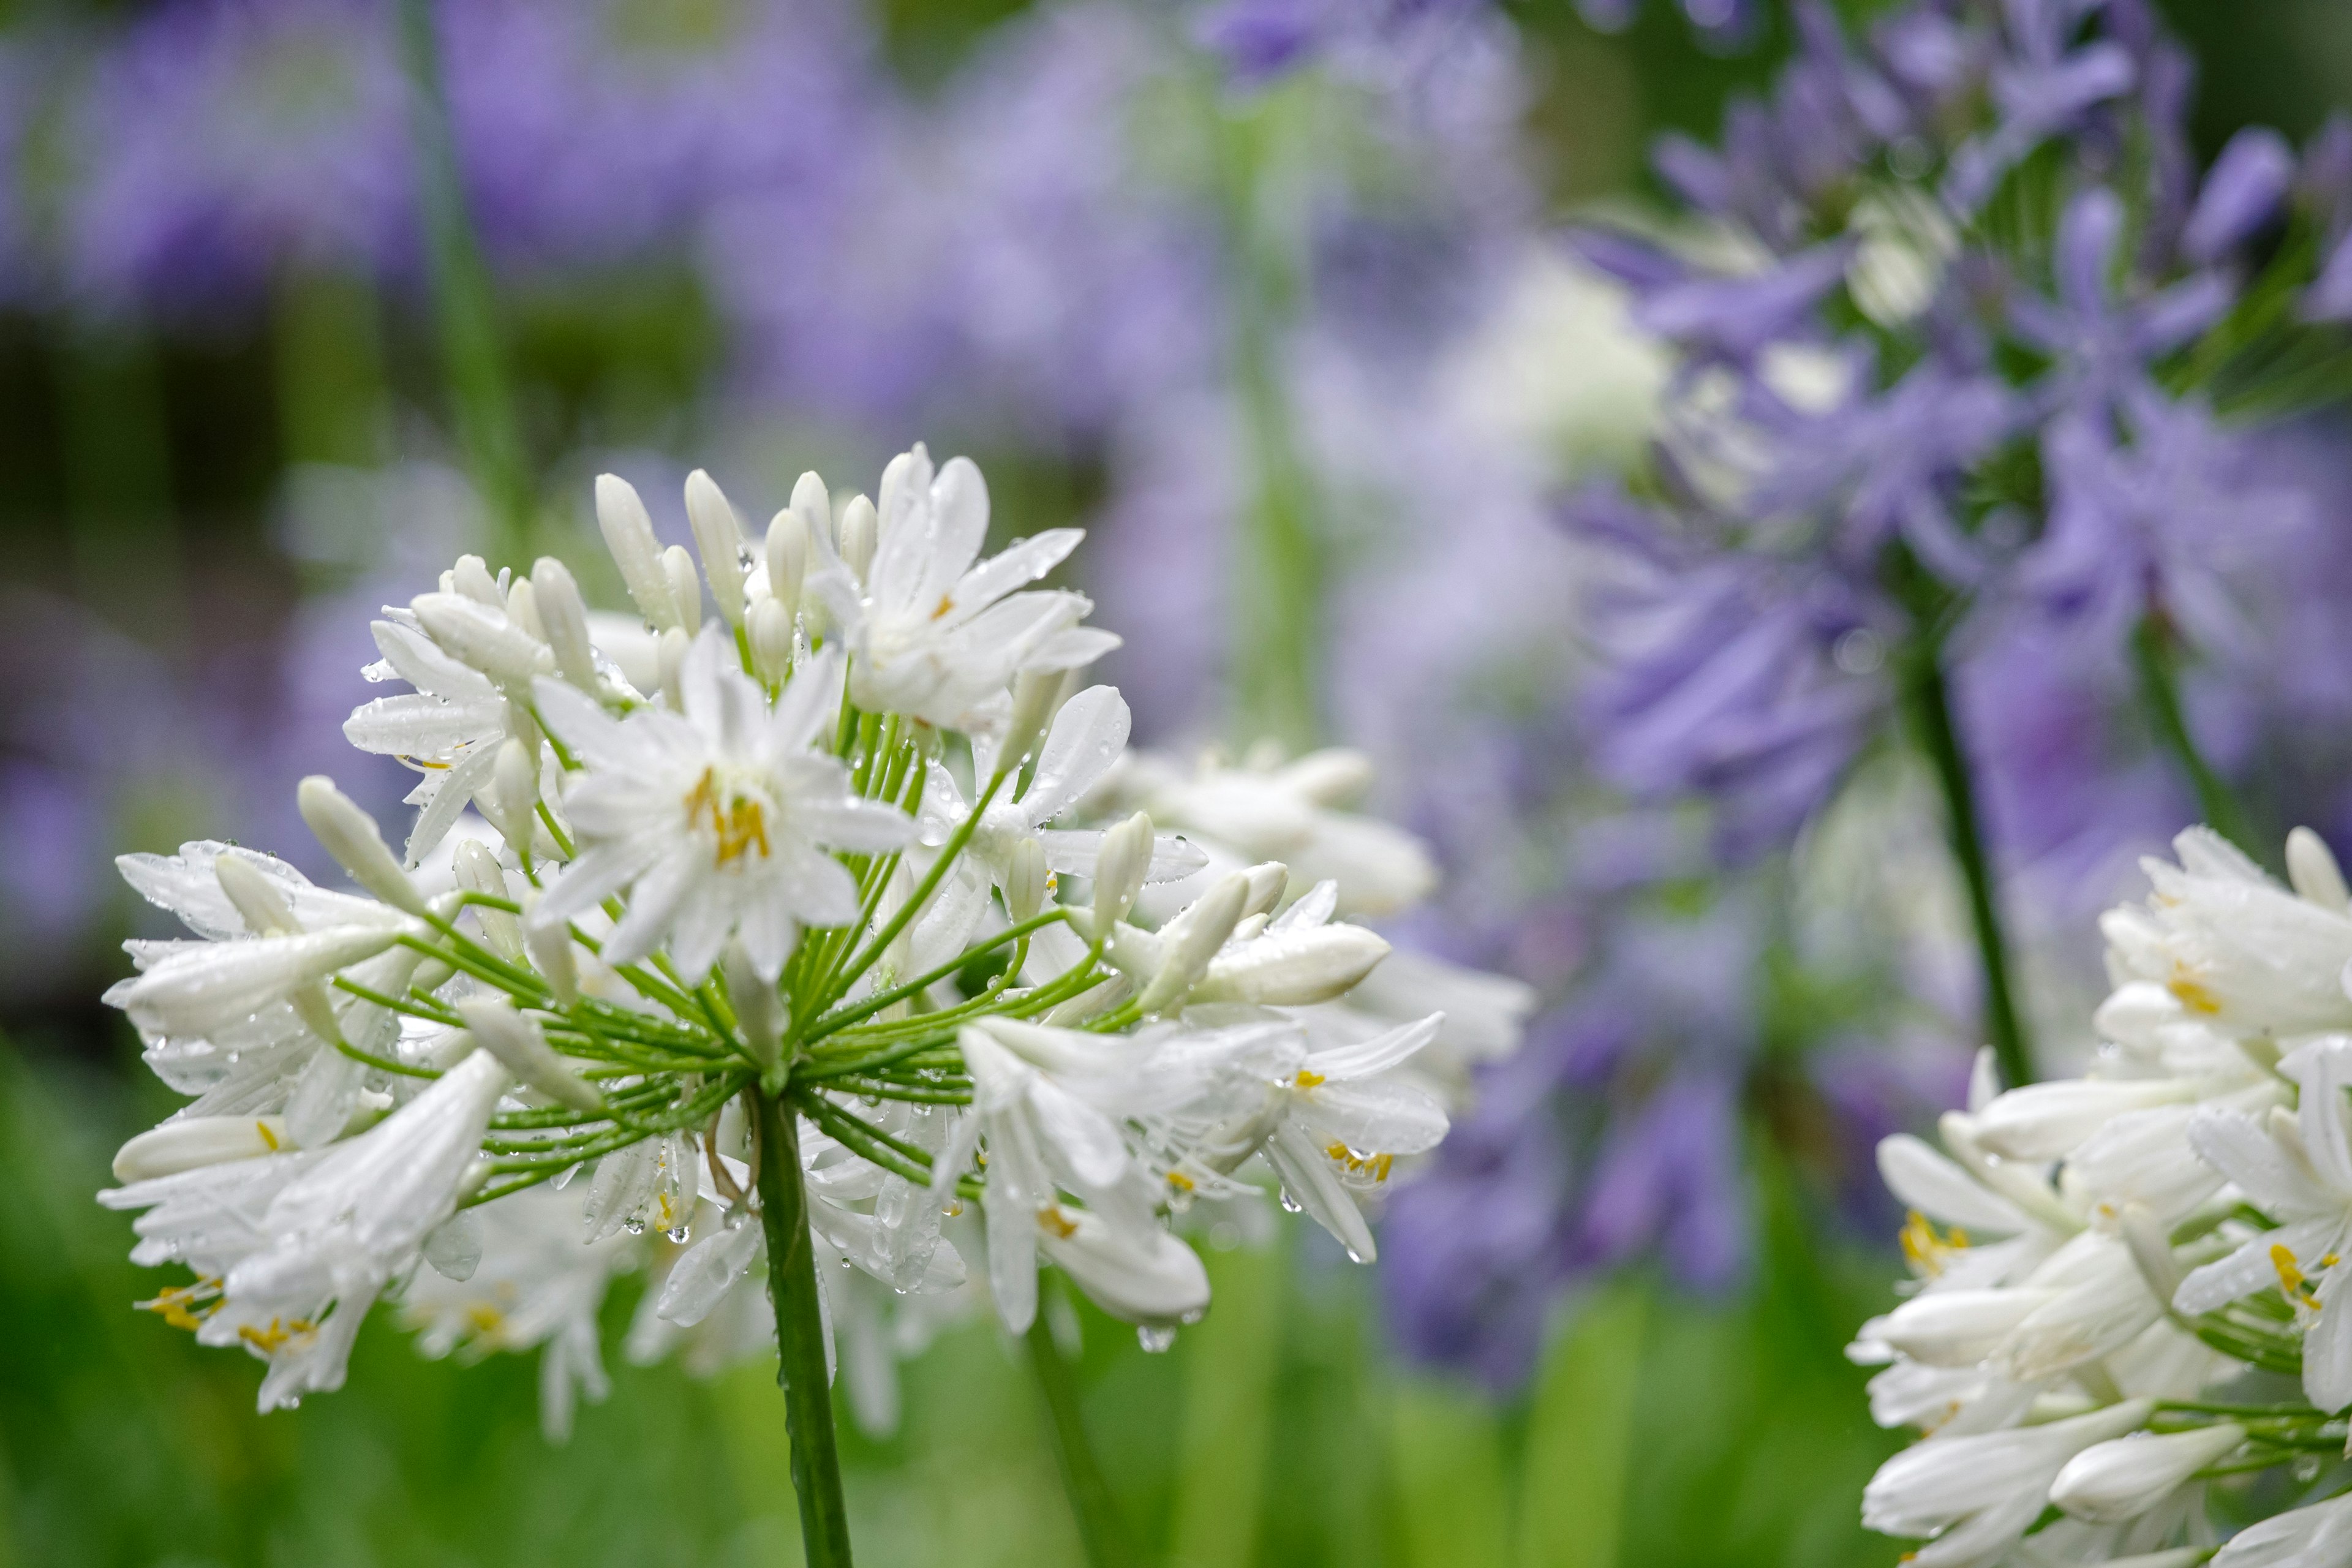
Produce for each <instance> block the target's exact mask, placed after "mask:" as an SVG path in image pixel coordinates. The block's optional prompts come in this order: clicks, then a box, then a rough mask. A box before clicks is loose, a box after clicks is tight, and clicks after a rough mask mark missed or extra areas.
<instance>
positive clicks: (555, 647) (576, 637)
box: [530, 555, 596, 696]
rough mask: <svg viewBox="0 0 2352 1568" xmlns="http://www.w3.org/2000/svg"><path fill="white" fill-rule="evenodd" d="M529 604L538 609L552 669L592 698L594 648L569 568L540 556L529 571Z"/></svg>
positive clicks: (585, 613) (577, 589)
mask: <svg viewBox="0 0 2352 1568" xmlns="http://www.w3.org/2000/svg"><path fill="white" fill-rule="evenodd" d="M530 589H531V602H532V604H533V605H535V606H537V608H538V610H539V624H540V630H541V633H542V634H543V635H544V636H545V637H546V638H547V646H548V647H549V648H550V649H551V651H552V652H553V653H554V655H555V668H556V670H557V672H558V673H559V674H561V675H562V677H563V679H566V680H568V681H570V682H571V683H572V685H574V686H576V687H578V688H579V689H581V690H583V691H585V692H588V693H590V694H591V695H592V696H593V694H594V693H595V690H596V653H595V645H594V644H593V643H592V642H591V641H590V640H589V637H588V605H587V603H586V601H584V600H583V599H582V598H581V597H580V584H578V583H576V582H574V581H572V569H571V568H570V567H568V566H566V565H564V564H563V563H562V562H561V561H558V560H557V559H556V558H555V557H554V556H552V555H542V556H541V557H540V558H539V563H538V564H537V565H534V566H533V567H532V568H531V569H530Z"/></svg>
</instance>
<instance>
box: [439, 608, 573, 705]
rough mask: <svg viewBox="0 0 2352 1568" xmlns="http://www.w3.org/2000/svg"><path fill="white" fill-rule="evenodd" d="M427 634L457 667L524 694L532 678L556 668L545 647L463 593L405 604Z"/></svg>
mask: <svg viewBox="0 0 2352 1568" xmlns="http://www.w3.org/2000/svg"><path fill="white" fill-rule="evenodd" d="M409 608H410V609H412V610H414V611H415V612H416V619H417V623H418V624H419V625H421V626H424V628H425V635H426V636H427V637H431V638H432V639H433V640H434V641H435V642H436V643H438V644H440V645H441V647H442V650H443V651H444V652H446V653H447V654H448V655H449V657H450V658H454V659H456V660H457V662H458V663H460V664H464V665H469V666H471V667H472V668H476V669H478V670H480V671H481V672H482V673H483V674H484V675H487V676H488V677H489V678H490V679H492V680H495V681H497V682H498V683H499V685H500V686H503V687H507V688H509V689H528V688H529V687H530V683H531V679H532V678H533V677H535V676H541V675H545V674H548V673H550V672H551V671H552V670H553V669H554V668H555V660H554V656H553V655H551V653H549V652H548V649H547V645H546V644H544V643H542V642H541V641H540V640H539V639H538V638H537V637H532V636H531V635H530V633H529V632H527V631H525V630H523V629H522V628H521V627H520V626H517V625H515V624H514V622H513V621H511V620H509V619H508V618H507V614H506V611H505V610H504V609H503V608H499V609H492V608H490V607H489V606H488V605H481V604H478V603H476V602H475V601H474V600H472V599H469V598H467V596H466V595H462V594H419V595H416V597H415V599H413V600H411V601H410V602H409Z"/></svg>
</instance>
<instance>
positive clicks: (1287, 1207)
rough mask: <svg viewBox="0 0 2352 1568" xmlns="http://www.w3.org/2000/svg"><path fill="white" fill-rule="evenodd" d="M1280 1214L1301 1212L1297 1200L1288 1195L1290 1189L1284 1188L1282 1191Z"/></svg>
mask: <svg viewBox="0 0 2352 1568" xmlns="http://www.w3.org/2000/svg"><path fill="white" fill-rule="evenodd" d="M1282 1212H1283V1213H1285V1214H1298V1213H1301V1212H1303V1211H1302V1208H1301V1205H1300V1204H1299V1202H1298V1200H1297V1198H1294V1197H1292V1196H1291V1195H1290V1189H1289V1188H1288V1187H1285V1188H1283V1190H1282Z"/></svg>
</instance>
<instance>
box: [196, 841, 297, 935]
mask: <svg viewBox="0 0 2352 1568" xmlns="http://www.w3.org/2000/svg"><path fill="white" fill-rule="evenodd" d="M213 875H214V876H215V877H216V878H217V879H219V880H220V889H221V891H222V892H223V893H225V894H226V895H227V896H228V901H229V903H230V904H231V905H233V906H234V907H235V908H236V912H237V917H238V918H239V919H241V920H243V921H245V929H246V930H247V931H251V932H252V933H253V934H254V935H256V936H281V935H285V934H288V933H289V932H293V931H299V930H301V929H302V928H301V926H300V925H299V924H298V923H297V922H296V921H295V919H294V910H293V908H292V907H291V906H290V905H289V904H288V903H287V901H286V895H285V892H284V890H283V889H282V888H281V886H280V885H279V883H278V880H277V879H276V878H274V877H271V876H270V875H268V873H267V872H265V871H263V870H262V869H261V868H259V867H257V866H256V865H254V864H253V862H251V861H250V860H247V859H246V858H244V857H242V856H238V855H223V856H220V857H219V858H216V859H215V860H214V861H213Z"/></svg>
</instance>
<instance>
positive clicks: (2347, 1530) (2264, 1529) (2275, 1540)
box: [2213, 1492, 2352, 1568]
mask: <svg viewBox="0 0 2352 1568" xmlns="http://www.w3.org/2000/svg"><path fill="white" fill-rule="evenodd" d="M2347 1560H2352V1492H2347V1493H2346V1494H2344V1495H2343V1496H2342V1497H2333V1498H2329V1499H2328V1500H2326V1502H2318V1503H2313V1504H2312V1505H2311V1506H2310V1507H2308V1508H2296V1509H2289V1510H2287V1511H2286V1512H2284V1513H2282V1514H2279V1515H2277V1516H2275V1517H2274V1518H2271V1519H2265V1520H2263V1521H2259V1522H2257V1523H2254V1524H2250V1525H2248V1526H2247V1527H2246V1528H2245V1529H2243V1530H2242V1531H2238V1533H2237V1534H2235V1535H2233V1536H2231V1538H2230V1540H2229V1542H2227V1544H2225V1545H2224V1546H2223V1547H2222V1548H2221V1551H2219V1552H2215V1553H2214V1554H2213V1568H2337V1564H2339V1563H2344V1562H2346V1561H2347Z"/></svg>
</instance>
